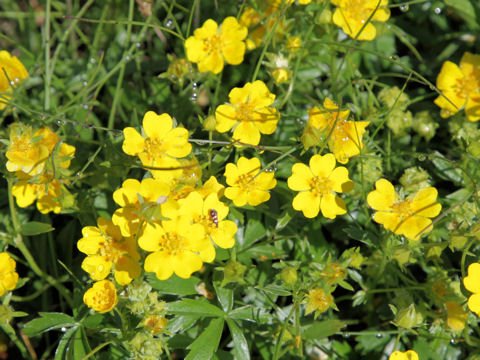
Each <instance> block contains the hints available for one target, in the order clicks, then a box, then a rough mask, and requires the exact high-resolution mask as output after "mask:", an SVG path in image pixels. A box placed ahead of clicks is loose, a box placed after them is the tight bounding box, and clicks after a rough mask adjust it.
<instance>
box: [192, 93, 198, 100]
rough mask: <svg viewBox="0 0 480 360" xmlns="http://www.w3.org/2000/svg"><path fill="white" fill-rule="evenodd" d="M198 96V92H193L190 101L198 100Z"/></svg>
mask: <svg viewBox="0 0 480 360" xmlns="http://www.w3.org/2000/svg"><path fill="white" fill-rule="evenodd" d="M197 97H198V95H197V93H196V92H193V93H192V96H190V101H191V102H197Z"/></svg>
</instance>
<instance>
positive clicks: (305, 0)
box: [298, 0, 312, 5]
mask: <svg viewBox="0 0 480 360" xmlns="http://www.w3.org/2000/svg"><path fill="white" fill-rule="evenodd" d="M311 2H312V0H298V3H299V4H300V5H308V4H310V3H311Z"/></svg>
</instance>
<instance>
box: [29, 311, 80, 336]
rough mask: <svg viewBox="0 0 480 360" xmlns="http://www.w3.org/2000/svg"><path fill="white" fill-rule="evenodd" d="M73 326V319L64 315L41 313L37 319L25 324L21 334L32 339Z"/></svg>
mask: <svg viewBox="0 0 480 360" xmlns="http://www.w3.org/2000/svg"><path fill="white" fill-rule="evenodd" d="M75 324H76V321H75V319H74V318H72V317H71V316H68V315H66V314H62V313H45V312H41V313H40V317H39V318H37V319H33V320H32V321H30V322H28V323H27V324H25V327H24V328H23V332H24V333H25V335H27V336H30V337H33V336H36V335H39V334H41V333H43V332H45V331H50V330H53V329H58V328H61V327H72V326H74V325H75Z"/></svg>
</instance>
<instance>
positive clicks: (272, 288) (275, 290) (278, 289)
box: [255, 284, 292, 296]
mask: <svg viewBox="0 0 480 360" xmlns="http://www.w3.org/2000/svg"><path fill="white" fill-rule="evenodd" d="M255 288H256V289H260V290H263V291H265V292H268V293H270V294H273V295H279V296H290V295H292V293H291V291H288V290H287V289H285V288H284V287H283V286H280V285H275V284H269V285H267V286H264V287H262V286H255Z"/></svg>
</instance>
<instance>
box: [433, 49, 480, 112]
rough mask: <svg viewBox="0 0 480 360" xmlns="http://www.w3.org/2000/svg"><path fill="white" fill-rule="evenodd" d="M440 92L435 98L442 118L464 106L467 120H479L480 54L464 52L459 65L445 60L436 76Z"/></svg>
mask: <svg viewBox="0 0 480 360" xmlns="http://www.w3.org/2000/svg"><path fill="white" fill-rule="evenodd" d="M437 87H438V89H439V90H440V91H442V94H441V95H440V96H438V97H437V98H436V99H435V101H434V102H435V104H436V105H437V106H439V107H440V108H441V111H440V115H441V116H442V117H444V118H446V117H449V116H451V115H454V114H455V113H457V112H458V111H460V110H461V109H463V108H465V113H466V115H467V119H468V120H469V121H478V120H480V55H475V54H471V53H469V52H466V53H465V54H463V56H462V58H461V60H460V66H458V65H456V64H454V63H453V62H451V61H445V62H444V63H443V66H442V69H441V70H440V73H439V74H438V77H437Z"/></svg>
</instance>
